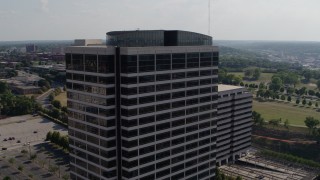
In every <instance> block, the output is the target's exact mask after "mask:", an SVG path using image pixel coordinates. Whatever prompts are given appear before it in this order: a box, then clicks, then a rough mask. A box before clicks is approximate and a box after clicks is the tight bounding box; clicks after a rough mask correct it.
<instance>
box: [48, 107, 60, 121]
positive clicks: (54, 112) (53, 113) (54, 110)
mask: <svg viewBox="0 0 320 180" xmlns="http://www.w3.org/2000/svg"><path fill="white" fill-rule="evenodd" d="M50 116H52V117H53V118H56V119H59V117H60V110H59V109H57V108H55V107H54V108H52V111H51V113H50Z"/></svg>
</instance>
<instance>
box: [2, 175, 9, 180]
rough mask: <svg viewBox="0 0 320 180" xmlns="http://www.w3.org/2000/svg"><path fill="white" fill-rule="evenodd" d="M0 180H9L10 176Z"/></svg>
mask: <svg viewBox="0 0 320 180" xmlns="http://www.w3.org/2000/svg"><path fill="white" fill-rule="evenodd" d="M2 180H11V177H10V176H6V177H4V178H3V179H2Z"/></svg>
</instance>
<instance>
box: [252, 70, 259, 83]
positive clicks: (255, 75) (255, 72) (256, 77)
mask: <svg viewBox="0 0 320 180" xmlns="http://www.w3.org/2000/svg"><path fill="white" fill-rule="evenodd" d="M260 75H261V70H260V68H256V69H255V70H254V72H253V75H252V78H253V79H254V80H258V79H259V78H260Z"/></svg>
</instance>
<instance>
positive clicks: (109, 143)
mask: <svg viewBox="0 0 320 180" xmlns="http://www.w3.org/2000/svg"><path fill="white" fill-rule="evenodd" d="M114 131H115V130H114ZM114 134H115V132H114ZM69 135H70V139H72V137H75V138H78V139H81V140H84V141H87V142H89V143H92V144H95V145H98V146H101V147H104V148H114V147H116V140H115V139H111V140H108V141H106V140H104V139H99V138H97V137H94V136H91V135H89V134H86V133H82V132H79V131H76V130H72V129H69ZM114 136H115V135H114Z"/></svg>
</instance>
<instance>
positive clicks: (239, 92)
mask: <svg viewBox="0 0 320 180" xmlns="http://www.w3.org/2000/svg"><path fill="white" fill-rule="evenodd" d="M218 90H219V92H218V96H219V98H218V116H217V118H218V120H217V134H216V136H217V157H216V158H217V164H218V165H221V164H227V163H229V162H234V161H236V160H237V159H238V158H239V157H241V156H242V155H243V154H244V153H246V152H247V150H248V149H249V148H250V146H251V130H252V94H251V93H250V92H248V91H247V90H246V88H244V87H239V86H231V85H221V84H219V86H218Z"/></svg>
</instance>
